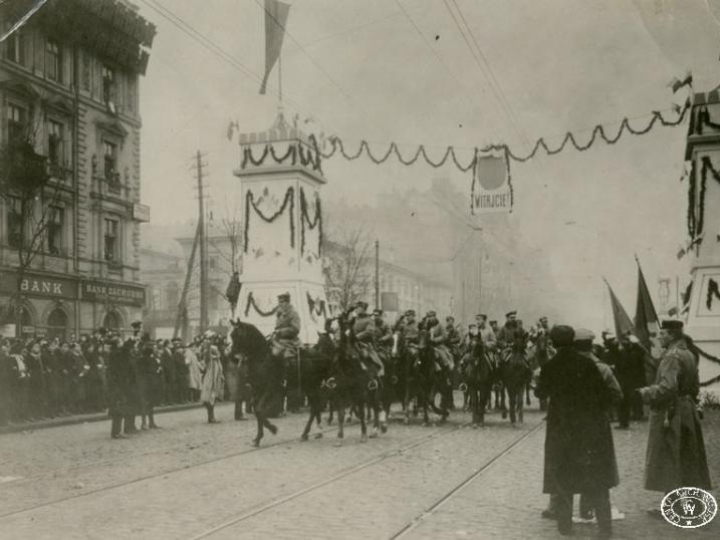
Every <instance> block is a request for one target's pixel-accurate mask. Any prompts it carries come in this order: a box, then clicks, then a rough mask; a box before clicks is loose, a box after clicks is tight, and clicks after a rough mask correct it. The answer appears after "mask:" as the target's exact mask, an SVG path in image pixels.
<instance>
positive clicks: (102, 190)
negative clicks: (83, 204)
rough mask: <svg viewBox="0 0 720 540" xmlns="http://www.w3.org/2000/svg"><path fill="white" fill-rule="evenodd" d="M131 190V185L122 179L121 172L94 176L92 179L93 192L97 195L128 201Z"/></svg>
mask: <svg viewBox="0 0 720 540" xmlns="http://www.w3.org/2000/svg"><path fill="white" fill-rule="evenodd" d="M130 191H131V190H130V187H129V186H127V185H126V184H124V183H123V182H122V180H121V179H120V173H112V174H111V175H109V176H105V177H103V176H94V177H93V179H92V189H91V193H92V195H94V196H96V197H100V198H104V199H105V198H106V199H122V200H123V201H128V200H129V198H130Z"/></svg>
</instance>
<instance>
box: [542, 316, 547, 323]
mask: <svg viewBox="0 0 720 540" xmlns="http://www.w3.org/2000/svg"><path fill="white" fill-rule="evenodd" d="M547 320H548V318H547V317H545V316H542V317H540V322H547Z"/></svg>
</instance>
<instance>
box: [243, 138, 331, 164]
mask: <svg viewBox="0 0 720 540" xmlns="http://www.w3.org/2000/svg"><path fill="white" fill-rule="evenodd" d="M310 139H311V142H312V144H313V148H314V150H315V157H313V150H310V149H305V148H303V144H302V143H296V144H291V145H290V146H288V149H287V150H286V151H285V154H284V155H282V156H280V155H278V153H277V152H276V151H275V146H274V145H272V144H266V145H265V147H264V148H263V149H262V152H261V153H260V155H259V156H257V157H256V156H255V154H254V153H253V149H252V148H250V147H248V146H246V147H245V148H243V158H242V163H241V165H240V168H242V169H245V168H246V167H247V166H248V164H252V165H253V166H255V167H260V166H262V165H264V164H265V162H266V161H267V160H268V158H269V159H272V161H274V162H275V164H276V165H284V164H285V162H286V161H287V160H290V164H291V165H297V162H298V158H299V161H300V164H301V165H302V166H303V167H310V168H311V169H312V170H314V171H318V172H320V173H322V159H321V155H320V150H319V149H318V146H317V141H316V140H315V137H314V136H312V135H311V136H310Z"/></svg>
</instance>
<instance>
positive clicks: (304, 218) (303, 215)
mask: <svg viewBox="0 0 720 540" xmlns="http://www.w3.org/2000/svg"><path fill="white" fill-rule="evenodd" d="M306 225H307V229H308V230H310V231H312V230H313V229H315V228H317V229H318V247H317V254H318V258H319V257H321V256H322V251H321V249H322V232H323V231H322V207H321V206H320V197H318V196H317V194H315V219H314V220H311V219H310V212H309V208H308V201H307V197H306V196H305V190H304V189H303V188H302V187H301V188H300V256H301V257H302V256H303V255H304V254H305V226H306Z"/></svg>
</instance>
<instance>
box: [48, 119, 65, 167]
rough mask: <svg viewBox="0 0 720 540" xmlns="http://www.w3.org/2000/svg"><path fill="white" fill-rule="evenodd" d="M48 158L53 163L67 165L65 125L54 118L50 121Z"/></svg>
mask: <svg viewBox="0 0 720 540" xmlns="http://www.w3.org/2000/svg"><path fill="white" fill-rule="evenodd" d="M48 159H49V160H50V163H52V164H53V165H65V126H63V125H62V124H61V123H60V122H56V121H54V120H50V122H49V123H48Z"/></svg>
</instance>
